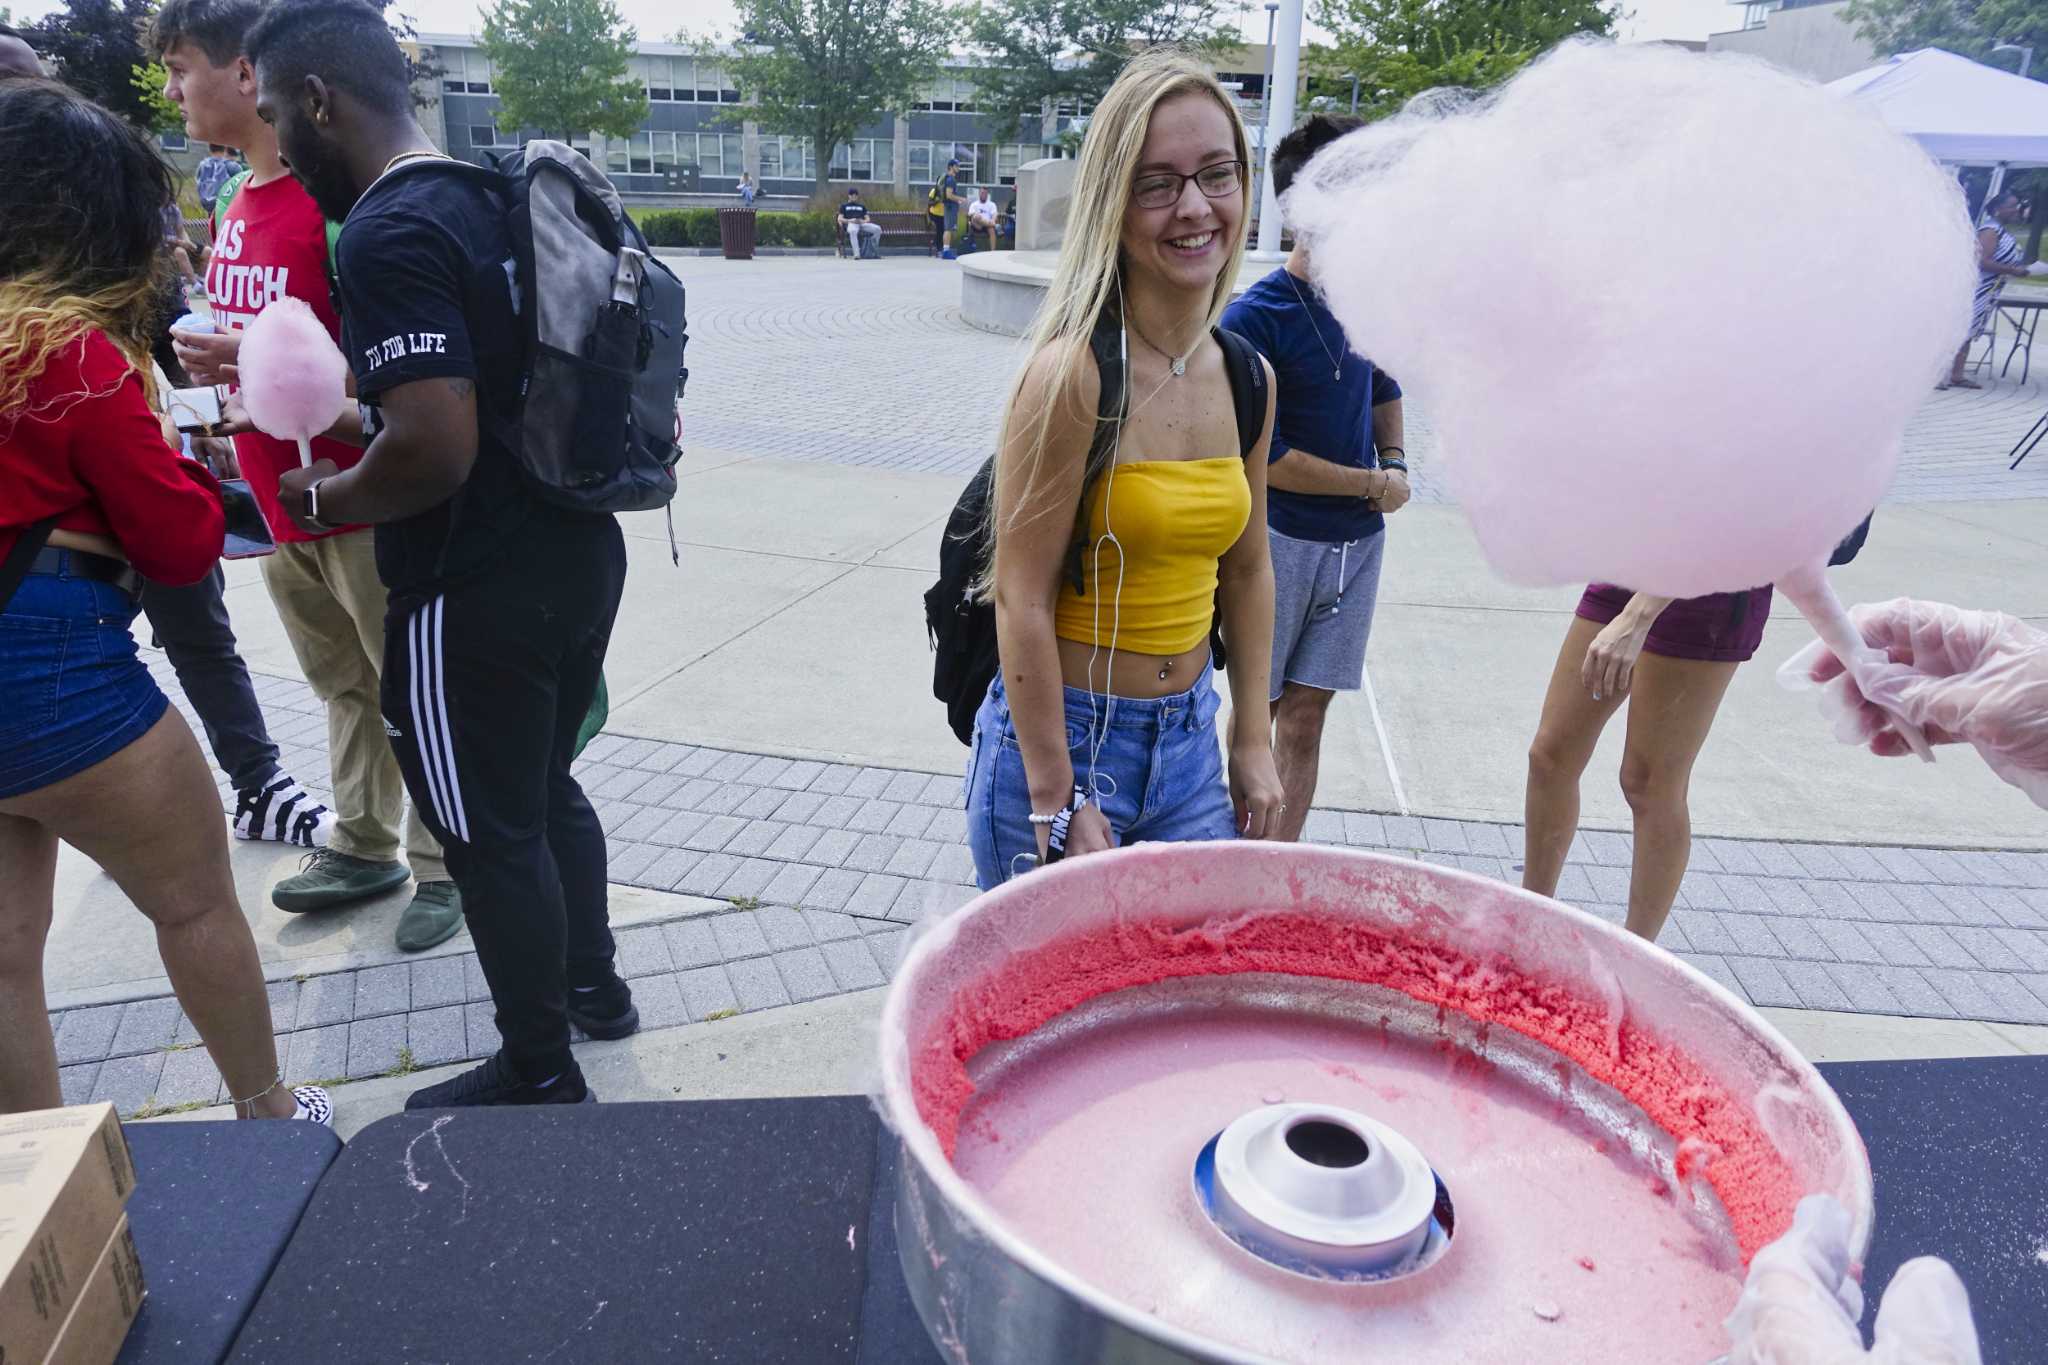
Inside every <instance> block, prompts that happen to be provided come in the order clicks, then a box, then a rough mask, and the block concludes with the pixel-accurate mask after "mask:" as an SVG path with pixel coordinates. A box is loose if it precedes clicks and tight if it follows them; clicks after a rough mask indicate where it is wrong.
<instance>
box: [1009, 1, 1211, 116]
mask: <svg viewBox="0 0 2048 1365" xmlns="http://www.w3.org/2000/svg"><path fill="white" fill-rule="evenodd" d="M1234 14H1235V7H1234V6H1229V5H1227V4H1226V0H982V2H981V3H979V4H977V5H976V6H975V7H974V8H973V9H972V10H971V11H970V12H969V18H968V32H969V34H970V36H971V37H972V39H973V42H974V45H975V46H976V47H978V48H980V49H981V50H982V51H984V52H986V53H987V54H988V63H987V65H986V66H984V67H982V68H981V69H980V70H978V71H976V72H975V77H974V84H975V98H976V102H977V103H978V104H979V105H980V106H981V109H982V112H983V113H985V114H987V115H988V116H989V121H990V123H991V124H992V125H993V127H994V131H995V135H996V137H997V138H998V139H999V140H1001V141H1005V142H1007V141H1009V140H1011V139H1012V138H1015V137H1017V136H1018V133H1019V130H1020V129H1022V130H1028V131H1031V132H1032V135H1031V136H1030V137H1028V138H1026V139H1025V140H1026V141H1032V142H1036V141H1038V137H1037V135H1036V132H1035V125H1036V124H1037V122H1038V120H1039V119H1040V118H1041V117H1042V116H1043V113H1044V110H1045V108H1046V106H1047V105H1048V104H1050V105H1053V106H1055V107H1056V106H1058V105H1059V104H1062V103H1072V104H1077V105H1089V104H1093V103H1095V101H1097V100H1098V99H1100V98H1102V93H1103V92H1104V91H1105V90H1107V89H1109V86H1110V82H1112V81H1114V80H1115V79H1116V75H1117V72H1119V71H1121V70H1122V69H1123V65H1124V63H1125V62H1127V61H1129V60H1130V56H1131V53H1132V52H1133V51H1135V50H1136V49H1137V48H1140V47H1148V46H1152V45H1154V44H1158V43H1175V44H1178V45H1179V46H1181V47H1185V48H1189V49H1191V50H1194V51H1197V52H1205V51H1213V50H1215V49H1216V48H1219V47H1222V46H1225V45H1227V44H1230V43H1233V42H1235V41H1236V34H1235V32H1234V31H1233V28H1232V26H1231V24H1230V23H1229V22H1228V18H1229V16H1231V15H1234Z"/></svg>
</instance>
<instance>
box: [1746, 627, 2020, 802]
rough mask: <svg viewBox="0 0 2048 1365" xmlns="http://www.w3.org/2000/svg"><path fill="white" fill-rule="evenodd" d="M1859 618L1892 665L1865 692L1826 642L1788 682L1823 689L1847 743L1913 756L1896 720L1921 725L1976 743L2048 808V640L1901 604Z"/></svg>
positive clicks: (1785, 672) (1785, 676)
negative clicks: (1848, 674)
mask: <svg viewBox="0 0 2048 1365" xmlns="http://www.w3.org/2000/svg"><path fill="white" fill-rule="evenodd" d="M1849 615H1850V618H1851V619H1852V620H1854V621H1855V623H1856V628H1857V629H1858V630H1860V631H1861V632H1862V633H1863V638H1864V640H1865V641H1866V642H1867V643H1868V644H1869V645H1870V646H1871V648H1873V649H1878V650H1882V651H1884V653H1885V655H1886V657H1887V658H1888V659H1889V660H1890V661H1891V662H1890V663H1889V664H1886V665H1882V666H1880V668H1879V669H1878V671H1877V672H1876V674H1875V675H1874V676H1873V677H1871V678H1866V679H1865V685H1864V686H1863V687H1861V688H1859V687H1858V686H1857V685H1856V684H1855V683H1854V682H1853V681H1851V680H1850V678H1849V677H1848V676H1847V674H1846V673H1844V672H1843V669H1842V664H1841V661H1840V660H1839V659H1837V658H1836V657H1835V656H1834V654H1833V653H1831V652H1830V651H1829V650H1828V649H1827V648H1826V647H1825V646H1824V645H1822V644H1821V643H1820V642H1819V641H1817V640H1816V641H1815V642H1814V643H1812V644H1810V645H1808V646H1807V647H1806V648H1805V649H1802V650H1800V651H1799V653H1797V654H1795V655H1793V656H1792V658H1791V659H1790V660H1788V661H1787V662H1786V664H1785V666H1784V667H1783V668H1781V669H1779V670H1778V680H1779V682H1781V683H1783V684H1784V685H1785V686H1786V687H1789V688H1792V689H1794V690H1799V689H1802V688H1808V687H1819V688H1820V706H1821V713H1822V714H1823V715H1825V716H1828V717H1829V718H1831V719H1832V720H1833V721H1834V723H1835V734H1836V736H1837V737H1838V738H1839V739H1841V740H1842V741H1843V742H1844V743H1846V744H1865V745H1868V746H1869V748H1870V751H1871V752H1872V753H1874V754H1882V755H1885V756H1887V757H1893V756H1896V755H1899V754H1903V753H1905V752H1907V749H1906V742H1905V739H1904V737H1903V736H1901V735H1900V734H1899V732H1898V730H1897V728H1896V727H1895V726H1894V724H1893V722H1892V720H1891V717H1890V716H1888V715H1886V714H1885V713H1886V712H1887V711H1892V712H1896V713H1897V714H1898V715H1900V716H1903V717H1904V718H1905V719H1906V720H1908V721H1910V722H1912V723H1914V724H1916V725H1918V726H1920V728H1921V730H1922V731H1923V732H1924V733H1925V734H1926V736H1927V740H1928V742H1929V743H1931V744H1969V745H1971V746H1972V747H1974V748H1975V749H1976V750H1977V752H1978V753H1979V754H1980V755H1982V756H1983V759H1984V761H1985V763H1987V764H1989V765H1990V768H1991V771H1993V772H1995V773H1997V774H1998V775H1999V776H2000V777H2002V778H2004V779H2005V780H2006V781H2007V782H2010V783H2012V785H2014V786H2015V787H2018V788H2019V789H2020V790H2021V791H2023V792H2025V793H2026V794H2027V795H2028V797H2030V798H2031V799H2032V800H2033V802H2034V804H2035V805H2037V806H2043V807H2048V634H2043V633H2042V632H2041V631H2038V630H2036V629H2034V628H2033V627H2032V626H2029V625H2027V624H2025V623H2024V622H2021V621H2019V620H2016V619H2014V618H2013V617H2010V616H2006V615H2004V614H2003V613H2000V612H1990V611H1965V610H1963V609H1962V608H1960V607H1951V606H1945V605H1943V604H1942V603H1939V602H1916V601H1913V600H1911V599H1908V598H1904V597H1901V598H1895V599H1894V600H1892V601H1890V602H1879V603H1875V604H1871V605H1866V606H1860V607H1855V608H1852V609H1851V610H1850V613H1849Z"/></svg>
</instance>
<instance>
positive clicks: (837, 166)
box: [825, 142, 851, 180]
mask: <svg viewBox="0 0 2048 1365" xmlns="http://www.w3.org/2000/svg"><path fill="white" fill-rule="evenodd" d="M850 159H851V149H850V148H849V147H847V145H846V144H845V143H843V142H842V143H840V144H839V145H838V146H837V147H834V148H833V149H832V164H831V165H830V166H828V167H826V169H825V176H826V178H827V179H830V180H845V179H847V178H848V176H849V172H848V171H847V163H848V161H849V160H850Z"/></svg>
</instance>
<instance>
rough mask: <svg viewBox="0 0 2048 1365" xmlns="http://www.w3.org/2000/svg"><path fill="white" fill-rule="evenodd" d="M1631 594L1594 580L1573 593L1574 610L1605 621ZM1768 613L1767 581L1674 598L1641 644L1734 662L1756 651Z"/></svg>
mask: <svg viewBox="0 0 2048 1365" xmlns="http://www.w3.org/2000/svg"><path fill="white" fill-rule="evenodd" d="M1633 596H1635V594H1634V593H1632V592H1630V591H1629V590H1628V589H1627V588H1617V587H1615V586H1613V585H1612V584H1608V583H1595V584H1593V585H1592V586H1591V587H1589V588H1587V589H1586V594H1585V596H1583V597H1581V598H1580V599H1579V611H1578V614H1579V615H1580V616H1582V617H1584V618H1585V619H1586V620H1588V621H1598V622H1599V623H1600V624H1602V625H1605V624H1607V623H1608V622H1609V621H1612V620H1613V619H1614V618H1615V617H1617V616H1619V615H1621V609H1622V608H1623V607H1626V606H1627V605H1628V600H1629V598H1631V597H1633ZM1770 616H1771V589H1770V585H1768V584H1766V585H1765V586H1763V587H1761V588H1751V589H1750V590H1749V591H1747V592H1717V593H1714V594H1713V595H1712V596H1709V597H1684V598H1680V599H1679V600H1678V601H1676V602H1673V603H1672V604H1671V605H1670V606H1668V607H1666V608H1664V614H1663V615H1661V616H1659V617H1658V618H1657V623H1656V624H1655V625H1653V626H1651V627H1650V634H1649V638H1648V639H1646V640H1644V642H1643V648H1644V649H1646V650H1648V651H1649V652H1650V653H1652V654H1662V655H1663V656H1664V657H1665V658H1667V659H1701V660H1704V661H1706V662H1708V663H1720V664H1739V663H1741V662H1742V661H1743V660H1745V659H1747V658H1749V657H1750V656H1751V655H1752V654H1754V653H1756V647H1757V646H1758V645H1759V644H1761V643H1762V642H1763V638H1764V622H1766V621H1768V620H1769V619H1770Z"/></svg>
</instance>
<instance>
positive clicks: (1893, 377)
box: [1286, 43, 1976, 597]
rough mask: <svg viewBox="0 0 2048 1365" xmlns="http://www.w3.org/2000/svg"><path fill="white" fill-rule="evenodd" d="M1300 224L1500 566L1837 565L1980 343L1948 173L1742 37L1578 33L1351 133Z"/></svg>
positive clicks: (1358, 340) (1297, 193) (1362, 348)
mask: <svg viewBox="0 0 2048 1365" xmlns="http://www.w3.org/2000/svg"><path fill="white" fill-rule="evenodd" d="M1286 210H1287V214H1288V218H1289V221H1290V222H1291V223H1292V224H1293V225H1294V227H1295V230H1296V232H1297V233H1298V234H1299V235H1300V236H1301V238H1302V239H1303V240H1304V241H1305V242H1306V243H1307V244H1308V246H1309V249H1310V254H1311V258H1312V261H1311V266H1312V270H1313V273H1314V275H1315V277H1316V279H1317V281H1318V282H1319V283H1320V284H1321V286H1322V288H1323V290H1324V291H1325V293H1326V295H1327V296H1328V299H1329V302H1330V306H1331V308H1332V309H1333V310H1334V311H1335V312H1336V315H1337V317H1338V318H1339V319H1340V320H1341V321H1342V322H1343V324H1344V329H1345V332H1346V334H1347V335H1348V336H1349V338H1350V341H1351V344H1352V345H1353V346H1354V347H1355V348H1356V349H1357V350H1358V351H1359V352H1361V353H1362V354H1365V355H1369V356H1371V357H1373V358H1374V359H1375V360H1377V361H1378V362H1379V363H1381V364H1382V365H1384V366H1385V367H1386V368H1387V369H1388V370H1390V371H1391V372H1392V373H1393V374H1394V375H1395V376H1396V377H1397V378H1398V379H1399V380H1400V381H1401V384H1402V386H1403V387H1404V388H1405V389H1407V390H1409V391H1410V392H1411V394H1413V395H1414V397H1415V401H1416V406H1418V407H1419V408H1421V409H1422V410H1423V411H1424V412H1426V413H1427V414H1428V417H1429V420H1430V421H1431V423H1432V424H1433V425H1434V426H1435V428H1436V430H1437V432H1438V434H1439V437H1440V441H1441V449H1442V456H1443V461H1444V467H1445V470H1446V474H1447V477H1448V480H1449V482H1450V485H1451V489H1452V492H1453V493H1454V495H1455V496H1456V498H1457V499H1458V501H1459V502H1460V503H1461V504H1462V505H1463V506H1464V508H1465V509H1466V511H1467V512H1468V514H1469V515H1470V516H1471V519H1472V522H1473V526H1474V528H1475V530H1476V531H1477V533H1478V536H1479V539H1480V543H1481V544H1482V546H1483V547H1484V549H1485V552H1486V555H1487V557H1488V559H1489V560H1490V561H1491V562H1492V563H1493V565H1494V567H1495V568H1496V569H1497V570H1498V571H1499V572H1500V573H1502V574H1503V575H1505V576H1507V577H1508V578H1511V579H1515V580H1517V581H1521V582H1532V583H1565V582H1583V581H1588V580H1601V581H1605V582H1610V583H1619V584H1623V585H1625V586H1627V587H1631V588H1635V589H1638V590H1641V591H1646V592H1652V593H1656V594H1659V595H1667V596H1676V597H1690V596H1697V595H1700V594H1703V593H1708V592H1716V591H1733V590H1737V589H1741V588H1747V587H1754V586H1757V585H1760V584H1763V583H1768V582H1772V581H1774V580H1777V579H1779V578H1781V577H1784V576H1786V575H1788V574H1790V573H1792V572H1793V571H1795V570H1797V569H1799V568H1800V567H1801V566H1807V565H1811V564H1814V563H1816V562H1818V561H1820V560H1824V559H1825V558H1826V555H1827V553H1828V550H1829V549H1830V548H1831V547H1832V546H1833V545H1834V544H1835V543H1836V541H1837V540H1839V539H1840V538H1841V536H1842V535H1843V534H1844V533H1846V532H1847V531H1848V530H1849V529H1850V528H1851V527H1853V526H1854V525H1855V524H1856V523H1857V521H1859V520H1860V519H1861V518H1862V516H1863V514H1864V513H1865V512H1867V511H1869V510H1870V508H1871V507H1872V506H1874V505H1875V504H1876V502H1877V500H1878V499H1879V497H1880V496H1881V495H1882V494H1883V493H1884V491H1885V488H1886V486H1887V485H1888V484H1889V482H1890V480H1891V476H1892V471H1893V467H1894V465H1895V463H1896V461H1897V457H1898V451H1899V443H1900V437H1901V434H1902V432H1903V431H1904V429H1905V426H1906V422H1907V419H1908V418H1909V417H1910V416H1911V415H1912V413H1913V411H1914V410H1915V408H1917V407H1918V406H1919V405H1920V403H1921V402H1922V401H1923V400H1924V399H1925V397H1926V395H1927V392H1928V390H1929V388H1930V387H1931V386H1932V385H1933V384H1934V382H1935V381H1936V379H1937V378H1938V376H1939V374H1940V372H1941V370H1942V368H1943V366H1944V365H1945V364H1946V363H1947V359H1948V357H1950V356H1952V355H1953V354H1954V352H1955V349H1956V347H1957V346H1958V345H1960V344H1961V342H1962V339H1963V336H1964V333H1965V331H1966V330H1967V327H1968V323H1969V316H1970V295H1971V291H1972V289H1973V287H1974V285H1975V282H1976V268H1975V264H1974V261H1975V245H1974V240H1973V236H1972V232H1971V227H1970V223H1969V221H1968V219H1967V217H1966V214H1965V209H1964V205H1963V201H1962V196H1961V194H1960V192H1959V191H1958V189H1957V187H1956V185H1955V183H1954V181H1953V180H1952V179H1951V178H1950V177H1949V176H1947V175H1946V174H1945V173H1944V172H1942V171H1941V170H1940V169H1939V168H1938V167H1937V166H1936V165H1935V163H1934V162H1932V161H1931V160H1929V159H1928V157H1927V156H1926V154H1925V153H1923V152H1922V151H1920V149H1919V148H1917V147H1916V146H1915V145H1914V144H1912V143H1911V142H1909V141H1907V140H1906V139H1904V138H1903V137H1901V136H1899V135H1898V134H1896V133H1894V132H1892V131H1891V130H1889V129H1888V128H1886V127H1885V126H1884V125H1883V124H1881V123H1880V122H1878V120H1877V119H1876V118H1875V117H1874V116H1873V115H1871V114H1870V113H1869V112H1868V111H1866V110H1864V109H1863V108H1861V107H1859V106H1858V105H1856V104H1854V103H1853V102H1850V101H1847V100H1843V99H1841V98H1838V97H1836V96H1833V95H1830V94H1828V93H1826V92H1825V91H1823V90H1821V89H1820V88H1819V87H1817V86H1814V85H1812V84H1810V83H1808V82H1806V81H1803V80H1800V79H1797V78H1795V77H1792V76H1789V75H1786V74H1784V73H1782V72H1779V71H1777V70H1775V69H1773V68H1771V67H1768V66H1765V65H1763V64H1761V63H1758V62H1754V61H1750V60H1748V59H1744V58H1734V57H1707V56H1700V55H1696V54H1692V53H1687V52H1682V51H1678V50H1674V49H1668V48H1657V47H1636V48H1619V47H1613V46H1610V45H1606V44H1595V43H1585V44H1571V45H1567V46H1565V47H1563V48H1561V49H1560V50H1558V51H1557V52H1555V53H1553V54H1552V55H1550V56H1548V57H1546V58H1545V59H1544V60H1542V61H1540V62H1538V63H1536V64H1535V65H1534V66H1532V67H1531V68H1530V69H1529V70H1528V71H1526V72H1524V73H1523V74H1522V75H1521V76H1520V77H1518V78H1517V79H1516V80H1515V81H1513V82H1512V83H1511V84H1509V85H1508V86H1507V87H1506V88H1505V89H1503V90H1502V91H1500V92H1499V93H1498V94H1497V95H1495V96H1493V97H1491V98H1488V99H1485V100H1477V101H1474V100H1467V99H1460V98H1457V97H1423V98H1422V99H1421V100H1418V101H1417V102H1416V104H1415V105H1413V106H1411V108H1410V110H1409V111H1408V112H1406V113H1404V114H1403V115H1402V116H1400V117H1398V118H1395V119H1391V120H1388V121H1386V122H1383V123H1378V124H1374V125H1372V126H1370V127H1368V128H1365V129H1362V130H1360V131H1359V132H1356V133H1353V134H1351V135H1350V136H1349V137H1347V138H1345V139H1343V140H1342V141H1340V142H1338V143H1336V144H1334V145H1333V146H1331V147H1330V148H1328V149H1327V150H1325V151H1324V152H1323V153H1321V154H1320V155H1318V156H1317V157H1316V158H1315V160H1313V161H1312V162H1310V164H1309V166H1308V168H1307V169H1306V171H1305V172H1304V173H1303V174H1302V176H1301V177H1300V178H1299V179H1298V180H1297V182H1296V184H1295V187H1294V188H1293V189H1292V191H1291V192H1290V193H1289V195H1288V198H1287V203H1286Z"/></svg>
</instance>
